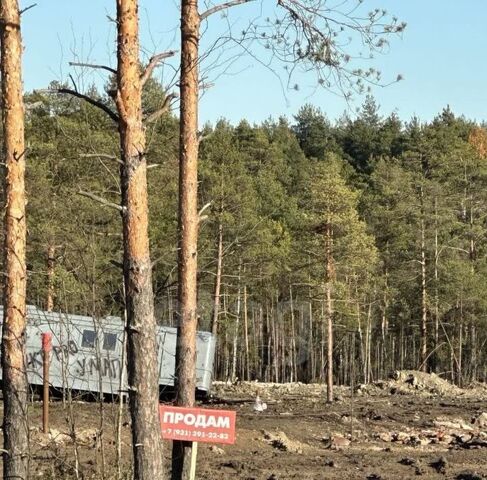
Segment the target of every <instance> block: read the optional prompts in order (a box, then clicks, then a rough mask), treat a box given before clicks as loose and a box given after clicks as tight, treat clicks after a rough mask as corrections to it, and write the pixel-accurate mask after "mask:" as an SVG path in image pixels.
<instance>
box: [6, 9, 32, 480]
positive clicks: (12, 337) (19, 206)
mask: <svg viewBox="0 0 487 480" xmlns="http://www.w3.org/2000/svg"><path fill="white" fill-rule="evenodd" d="M0 22H1V23H0V27H1V73H2V102H3V132H4V145H3V151H4V160H5V167H6V176H5V199H4V200H5V227H4V228H5V238H4V271H5V285H4V287H5V288H4V310H3V312H4V313H3V330H2V369H3V400H4V414H3V435H4V449H5V453H4V455H3V477H4V478H18V479H26V478H27V477H28V464H29V462H28V455H29V441H28V424H27V376H26V369H25V327H26V305H25V302H26V299H25V296H26V283H27V274H26V265H25V246H26V219H25V206H26V198H25V145H24V102H23V92H22V37H21V32H20V12H19V5H18V2H17V0H2V1H1V2H0Z"/></svg>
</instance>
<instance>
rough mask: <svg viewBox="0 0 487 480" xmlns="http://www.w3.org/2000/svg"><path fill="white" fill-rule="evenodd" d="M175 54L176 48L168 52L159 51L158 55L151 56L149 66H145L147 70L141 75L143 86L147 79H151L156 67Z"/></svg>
mask: <svg viewBox="0 0 487 480" xmlns="http://www.w3.org/2000/svg"><path fill="white" fill-rule="evenodd" d="M175 54H176V50H169V51H167V52H162V53H158V54H157V55H154V56H153V57H151V59H150V60H149V63H148V64H147V67H145V70H144V71H143V72H142V75H141V76H140V83H141V84H142V86H144V85H145V84H146V82H147V80H149V78H150V76H151V75H152V72H153V71H154V68H156V67H157V66H158V65H159V64H160V63H161V62H162V61H163V60H164V59H166V58H169V57H172V56H173V55H175Z"/></svg>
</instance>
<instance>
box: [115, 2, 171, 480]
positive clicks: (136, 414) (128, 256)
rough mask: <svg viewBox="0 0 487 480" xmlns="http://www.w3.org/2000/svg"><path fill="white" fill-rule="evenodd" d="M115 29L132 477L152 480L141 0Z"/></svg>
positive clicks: (152, 361)
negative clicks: (116, 34) (139, 7)
mask: <svg viewBox="0 0 487 480" xmlns="http://www.w3.org/2000/svg"><path fill="white" fill-rule="evenodd" d="M117 30H118V38H117V56H118V71H117V87H118V88H117V98H116V100H117V109H118V112H119V116H120V122H119V132H120V150H121V159H122V167H121V184H122V206H123V220H122V221H123V247H124V280H125V289H126V294H125V301H126V309H127V317H128V331H127V355H128V362H127V363H128V385H129V400H130V414H131V419H132V448H133V455H134V478H135V479H136V480H152V479H155V478H164V476H163V464H162V442H161V430H160V422H159V412H158V408H159V378H158V373H157V372H158V369H157V345H156V321H155V317H154V298H153V292H152V266H151V260H150V254H149V233H148V223H149V218H148V199H147V163H146V158H145V133H144V129H143V125H142V96H141V93H142V87H141V82H140V67H139V66H140V64H139V32H138V4H137V0H117Z"/></svg>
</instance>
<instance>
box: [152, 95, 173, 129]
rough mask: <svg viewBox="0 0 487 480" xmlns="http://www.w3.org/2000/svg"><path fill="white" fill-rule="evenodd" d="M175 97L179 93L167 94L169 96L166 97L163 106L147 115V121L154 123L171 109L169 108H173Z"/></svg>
mask: <svg viewBox="0 0 487 480" xmlns="http://www.w3.org/2000/svg"><path fill="white" fill-rule="evenodd" d="M175 98H177V94H175V93H170V94H169V95H167V97H166V98H165V99H164V103H163V104H162V107H161V108H159V109H158V110H156V111H155V112H153V113H151V114H150V115H147V117H146V118H145V122H146V123H152V122H155V121H156V120H158V119H159V118H161V116H162V115H164V114H165V113H167V112H168V111H169V109H170V108H171V101H172V100H174V99H175Z"/></svg>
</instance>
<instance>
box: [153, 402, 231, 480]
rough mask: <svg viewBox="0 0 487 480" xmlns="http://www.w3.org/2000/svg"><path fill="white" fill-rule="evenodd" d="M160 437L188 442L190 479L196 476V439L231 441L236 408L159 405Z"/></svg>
mask: <svg viewBox="0 0 487 480" xmlns="http://www.w3.org/2000/svg"><path fill="white" fill-rule="evenodd" d="M160 419H161V430H162V438H164V439H165V440H183V441H186V442H192V444H193V448H192V449H191V467H190V480H194V479H195V478H196V457H197V455H198V442H206V443H224V444H227V445H232V444H234V443H235V420H236V412H234V411H231V410H213V409H208V408H186V407H173V406H170V405H161V406H160Z"/></svg>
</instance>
